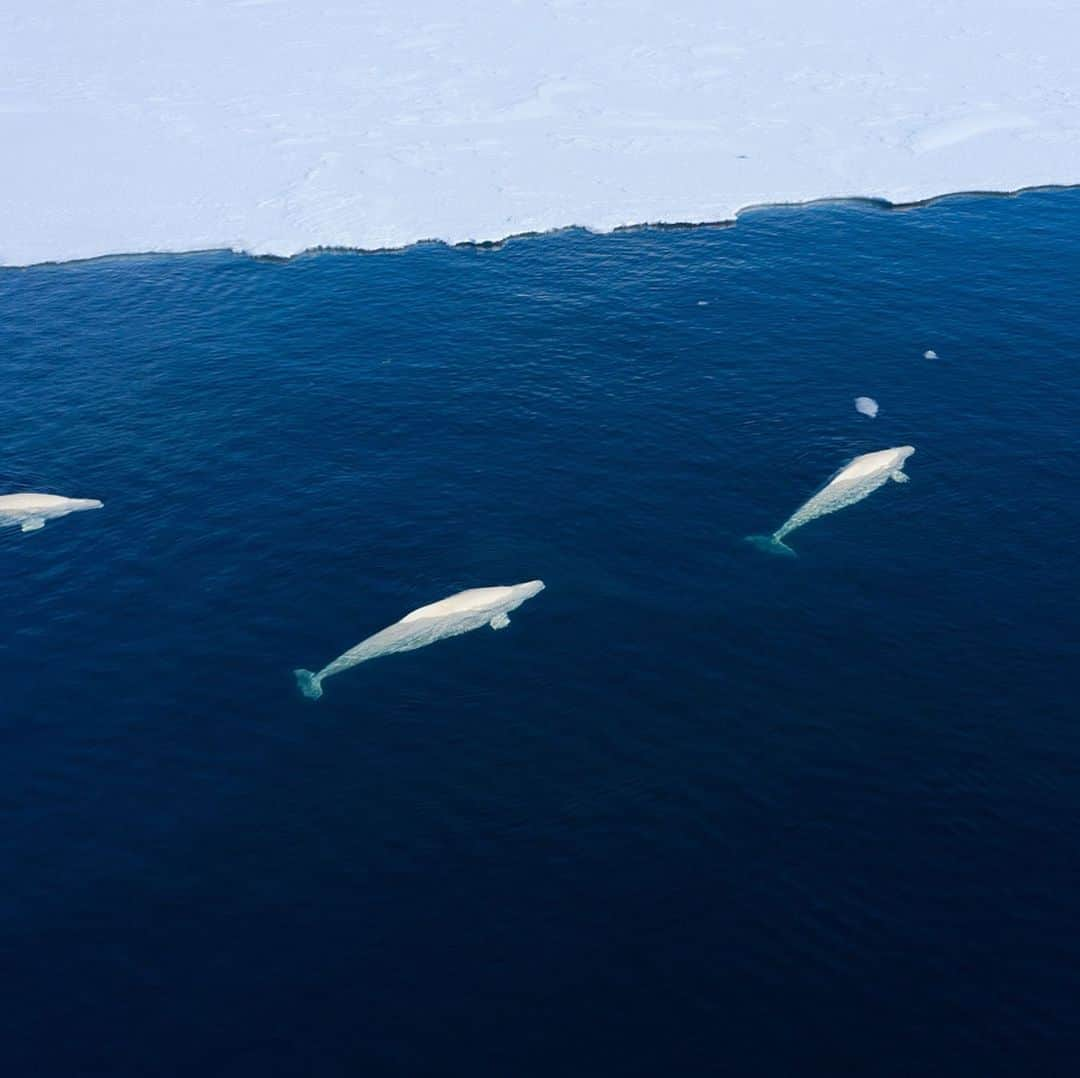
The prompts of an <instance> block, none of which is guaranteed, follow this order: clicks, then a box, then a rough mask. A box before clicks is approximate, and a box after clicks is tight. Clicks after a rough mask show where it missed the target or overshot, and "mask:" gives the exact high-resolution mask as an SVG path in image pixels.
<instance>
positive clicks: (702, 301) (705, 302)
mask: <svg viewBox="0 0 1080 1078" xmlns="http://www.w3.org/2000/svg"><path fill="white" fill-rule="evenodd" d="M697 305H698V306H699V307H708V305H709V301H708V300H707V299H699V300H698V301H697Z"/></svg>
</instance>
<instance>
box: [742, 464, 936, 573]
mask: <svg viewBox="0 0 1080 1078" xmlns="http://www.w3.org/2000/svg"><path fill="white" fill-rule="evenodd" d="M914 452H915V447H914V446H910V445H901V446H896V447H895V448H893V449H881V450H879V451H878V452H876V453H864V454H863V455H862V456H861V457H856V458H855V459H854V460H853V461H851V462H850V463H849V464H846V465H844V467H843V468H841V469H840V471H838V472H837V473H836V475H834V476H833V477H832V479H830V480H829V481H828V483H826V484H825V486H824V487H823V488H822V489H821V490H819V491H818V492H817V494H815V495H814V496H813V497H812V498H811V499H810V500H809V501H808V502H806V503H804V504H803V505H800V506H799V508H798V509H796V510H795V512H794V513H792V515H791V516H790V517H789V518H788V519H787V520H786V521H784V523H783V524H781V525H780V527H779V528H778V529H777V530H776V531H774V532H773V533H772V535H748V536H747V539H748V540H749V541H750V542H751V543H754V544H755V545H756V546H759V547H761V549H762V550H768V551H770V552H771V553H773V554H790V555H792V556H794V554H795V551H794V550H792V549H791V547H789V546H788V545H787V544H786V543H784V537H785V536H787V535H790V534H791V532H793V531H794V530H795V529H796V528H801V527H802V526H803V525H804V524H808V523H809V522H810V521H811V520H817V518H818V517H823V516H825V514H826V513H835V512H836V511H837V509H845V508H847V506H849V505H854V504H855V503H856V502H861V501H862V500H863V498H865V497H867V496H868V495H870V494H873V493H874V491H875V490H877V488H878V487H880V486H881V485H882V484H884V483H887V482H888V481H889V480H890V479H892V480H894V481H895V482H897V483H906V482H907V481H908V477H907V476H906V475H905V474H904V462H905V461H906V460H907V459H908V457H910V456H911V454H912V453H914Z"/></svg>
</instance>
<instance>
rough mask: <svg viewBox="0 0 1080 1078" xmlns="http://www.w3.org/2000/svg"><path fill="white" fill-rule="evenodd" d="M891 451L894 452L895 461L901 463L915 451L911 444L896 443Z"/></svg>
mask: <svg viewBox="0 0 1080 1078" xmlns="http://www.w3.org/2000/svg"><path fill="white" fill-rule="evenodd" d="M893 452H894V453H895V454H896V463H897V464H903V463H904V461H905V460H907V459H908V457H910V456H911V454H912V453H914V452H915V447H914V446H913V445H898V446H897V447H896V449H894V450H893Z"/></svg>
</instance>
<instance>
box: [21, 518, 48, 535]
mask: <svg viewBox="0 0 1080 1078" xmlns="http://www.w3.org/2000/svg"><path fill="white" fill-rule="evenodd" d="M44 527H45V521H44V520H43V519H42V518H41V517H30V519H29V520H24V521H23V522H22V530H23V531H24V532H39V531H41V529H42V528H44Z"/></svg>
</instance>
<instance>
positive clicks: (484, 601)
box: [399, 581, 543, 624]
mask: <svg viewBox="0 0 1080 1078" xmlns="http://www.w3.org/2000/svg"><path fill="white" fill-rule="evenodd" d="M534 584H540V582H539V581H534V582H530V583H529V584H512V585H505V586H499V587H493V588H469V589H467V590H466V591H459V592H458V593H457V594H456V595H450V596H448V597H447V598H445V599H440V600H439V601H438V602H437V603H429V604H428V605H427V606H421V607H418V608H417V609H416V610H413V611H411V612H410V613H408V614H406V615H405V617H403V618H402V619H401V623H404V622H411V621H422V620H424V619H425V618H445V617H452V616H453V615H455V614H468V613H471V612H473V611H479V610H487V609H490V608H492V607H499V606H504V605H505V604H507V603H511V602H514V603H520V602H524V601H525V600H526V599H529V598H531V597H532V596H533V595H535V594H536V593H537V591H539V590H540V588H542V587H543V584H540V587H534V586H533V585H534ZM399 624H400V623H399Z"/></svg>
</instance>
